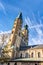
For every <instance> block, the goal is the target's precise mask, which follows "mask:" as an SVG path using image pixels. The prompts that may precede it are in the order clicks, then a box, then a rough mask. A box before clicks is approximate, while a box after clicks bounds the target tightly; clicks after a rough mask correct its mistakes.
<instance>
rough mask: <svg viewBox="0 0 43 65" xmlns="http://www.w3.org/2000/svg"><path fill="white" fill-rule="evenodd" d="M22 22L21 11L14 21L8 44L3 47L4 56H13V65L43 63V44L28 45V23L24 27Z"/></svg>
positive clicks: (39, 64) (36, 64)
mask: <svg viewBox="0 0 43 65" xmlns="http://www.w3.org/2000/svg"><path fill="white" fill-rule="evenodd" d="M22 24H23V19H22V13H20V14H19V15H18V16H17V17H16V19H15V21H14V25H13V28H12V32H11V35H10V39H9V42H8V44H7V45H6V46H5V47H4V48H3V49H2V53H3V57H7V58H13V61H14V62H13V64H12V63H10V64H12V65H43V44H40V45H28V38H29V37H28V36H29V30H28V25H27V24H26V25H25V26H24V28H22ZM10 64H9V65H10Z"/></svg>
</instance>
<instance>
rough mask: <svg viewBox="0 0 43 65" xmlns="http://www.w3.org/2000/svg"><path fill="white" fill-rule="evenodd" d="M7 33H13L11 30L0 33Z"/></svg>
mask: <svg viewBox="0 0 43 65" xmlns="http://www.w3.org/2000/svg"><path fill="white" fill-rule="evenodd" d="M5 33H11V30H9V31H4V32H3V31H0V34H5Z"/></svg>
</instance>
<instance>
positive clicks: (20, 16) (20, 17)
mask: <svg viewBox="0 0 43 65" xmlns="http://www.w3.org/2000/svg"><path fill="white" fill-rule="evenodd" d="M17 18H19V19H21V20H22V12H20V13H19V15H18V17H17Z"/></svg>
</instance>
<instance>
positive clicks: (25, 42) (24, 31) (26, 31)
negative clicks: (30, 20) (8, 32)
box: [21, 25, 28, 46]
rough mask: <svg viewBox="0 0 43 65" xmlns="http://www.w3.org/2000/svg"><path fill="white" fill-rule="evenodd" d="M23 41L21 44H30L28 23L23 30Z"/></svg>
mask: <svg viewBox="0 0 43 65" xmlns="http://www.w3.org/2000/svg"><path fill="white" fill-rule="evenodd" d="M21 34H22V41H21V46H28V25H25V26H24V29H23V30H22V33H21Z"/></svg>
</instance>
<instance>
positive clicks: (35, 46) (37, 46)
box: [20, 44, 43, 51]
mask: <svg viewBox="0 0 43 65" xmlns="http://www.w3.org/2000/svg"><path fill="white" fill-rule="evenodd" d="M40 48H43V44H39V45H29V46H21V47H20V51H23V50H27V49H40Z"/></svg>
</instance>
